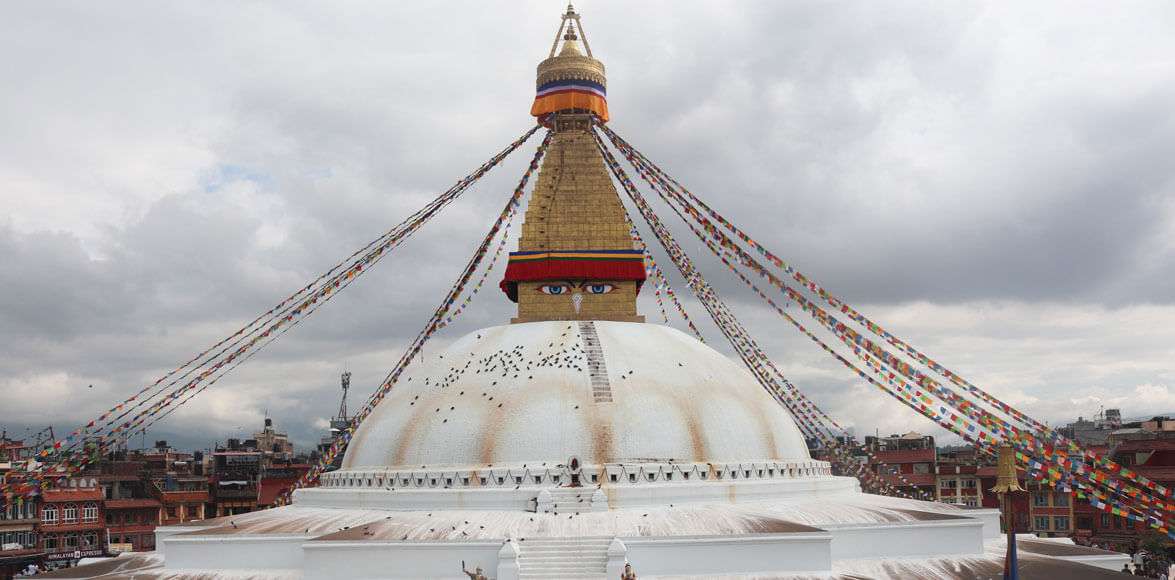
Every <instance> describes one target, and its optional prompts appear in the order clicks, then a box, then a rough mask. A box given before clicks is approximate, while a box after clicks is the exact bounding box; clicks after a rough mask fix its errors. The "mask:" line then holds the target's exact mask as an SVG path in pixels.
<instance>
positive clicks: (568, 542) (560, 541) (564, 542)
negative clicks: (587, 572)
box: [518, 538, 612, 550]
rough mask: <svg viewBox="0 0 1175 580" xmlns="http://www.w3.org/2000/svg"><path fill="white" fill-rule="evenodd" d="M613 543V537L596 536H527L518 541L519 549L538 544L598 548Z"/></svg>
mask: <svg viewBox="0 0 1175 580" xmlns="http://www.w3.org/2000/svg"><path fill="white" fill-rule="evenodd" d="M611 543H612V538H603V539H594V538H593V539H587V538H584V539H578V538H526V539H525V540H522V541H521V542H519V543H518V549H519V550H525V549H527V548H534V547H538V546H569V547H574V546H585V547H592V548H598V547H600V546H603V547H604V548H607V547H608V545H609V544H611Z"/></svg>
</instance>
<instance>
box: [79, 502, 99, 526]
mask: <svg viewBox="0 0 1175 580" xmlns="http://www.w3.org/2000/svg"><path fill="white" fill-rule="evenodd" d="M82 521H83V522H96V521H98V504H96V503H88V504H86V505H85V506H84V507H82Z"/></svg>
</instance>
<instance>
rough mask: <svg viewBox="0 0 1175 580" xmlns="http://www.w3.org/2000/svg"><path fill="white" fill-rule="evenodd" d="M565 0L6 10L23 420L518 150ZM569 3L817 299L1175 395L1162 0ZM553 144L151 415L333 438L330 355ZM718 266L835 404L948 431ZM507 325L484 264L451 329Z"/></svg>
mask: <svg viewBox="0 0 1175 580" xmlns="http://www.w3.org/2000/svg"><path fill="white" fill-rule="evenodd" d="M562 8H563V4H562V3H561V2H556V1H546V2H537V1H531V2H509V3H505V2H503V3H495V2H484V1H482V2H468V3H456V2H453V3H446V4H445V5H444V7H443V8H442V7H440V6H439V5H438V4H436V3H425V2H414V3H385V2H370V3H368V2H329V3H325V2H317V3H301V2H273V3H261V2H248V3H246V2H198V3H161V2H121V3H92V2H76V3H67V2H61V3H52V5H50V4H47V3H18V4H12V5H9V6H8V7H7V8H6V10H5V16H4V18H3V19H0V54H3V55H5V56H4V58H3V59H2V64H0V87H2V88H0V288H3V290H2V291H0V426H4V427H7V428H8V429H9V431H10V434H13V435H17V436H20V435H22V434H23V433H24V432H25V429H26V428H28V427H34V428H39V427H40V426H43V425H46V424H52V425H54V426H55V427H57V428H58V429H59V430H60V429H64V430H69V429H71V428H73V427H75V426H76V425H77V424H78V423H79V422H84V421H85V420H87V419H88V418H90V417H93V416H95V415H97V414H99V413H101V412H102V411H103V410H104V409H105V408H106V407H107V406H109V405H110V404H111V403H113V402H114V401H115V400H116V399H121V398H123V397H125V396H126V395H128V394H130V393H131V392H133V391H134V390H136V389H137V388H138V387H140V386H142V385H143V384H146V383H148V382H150V381H152V380H153V379H154V378H155V377H158V376H159V375H160V374H162V373H163V372H166V371H167V370H169V369H170V368H172V367H173V366H175V365H176V364H177V363H179V362H182V361H183V360H187V358H188V357H190V356H191V355H193V354H195V353H196V352H199V351H200V350H202V349H203V348H204V347H206V346H208V345H210V344H212V343H214V342H216V341H217V340H219V339H220V338H221V337H223V336H225V335H227V334H229V333H231V332H233V331H234V330H235V329H236V328H237V327H239V326H240V325H241V323H243V322H246V321H248V320H250V319H252V318H253V316H255V315H256V314H258V313H260V312H262V311H265V310H267V309H268V308H269V307H270V306H272V305H273V304H274V303H276V302H277V301H278V300H279V299H280V298H281V297H283V296H285V295H286V294H288V293H289V292H290V291H292V290H294V289H295V288H297V287H299V286H300V285H301V284H304V283H306V282H307V281H309V280H310V279H312V278H314V277H315V276H317V274H319V273H321V272H322V271H324V270H325V269H327V268H328V267H330V266H331V265H332V264H333V263H334V262H335V261H337V260H338V259H340V258H342V257H343V256H345V255H347V254H349V253H350V252H351V251H352V250H354V249H355V248H357V247H359V246H361V245H363V244H364V243H366V242H367V241H368V240H370V239H371V238H373V237H375V236H376V235H378V234H379V233H380V232H382V231H383V230H385V229H386V228H388V227H390V226H391V225H392V224H394V223H396V222H398V221H400V219H402V218H403V217H404V216H406V215H407V214H408V213H410V212H411V211H412V210H413V209H415V208H417V207H419V206H420V205H421V204H423V203H424V202H425V201H426V200H428V199H429V198H430V197H431V196H433V195H435V194H436V193H438V192H440V191H442V190H443V189H445V188H446V187H448V186H449V185H450V184H451V183H453V182H454V181H455V180H456V179H458V178H460V177H462V176H464V175H465V174H467V173H468V172H469V171H471V170H472V169H473V168H474V167H476V166H477V165H478V164H480V163H481V162H482V161H484V160H485V159H486V158H488V157H489V156H490V155H492V154H493V153H494V152H496V151H497V150H498V149H500V148H501V147H502V146H504V145H505V144H506V143H508V142H509V141H511V140H513V139H514V138H515V137H517V136H518V135H519V134H521V133H522V132H523V131H524V130H525V129H526V128H527V127H529V126H530V125H531V123H532V120H531V118H530V117H529V116H528V112H529V106H530V101H531V99H532V97H533V91H534V84H533V83H534V66H535V65H536V64H537V62H538V61H539V60H541V59H542V58H543V57H545V56H546V53H547V50H548V49H549V47H550V42H551V38H552V36H553V34H554V29H555V26H556V24H557V22H558V16H559V14H560V13H561V11H562ZM578 8H579V9H580V11H581V13H582V14H583V22H584V25H585V27H586V29H587V32H588V38H589V40H590V42H591V45H592V48H593V50H594V52H595V53H596V56H597V57H599V58H601V59H602V60H603V61H604V62H605V64H606V66H607V70H608V81H609V82H608V98H609V105H610V108H611V111H612V123H611V126H612V127H613V128H614V129H616V130H617V131H618V132H620V133H621V134H622V135H624V136H625V137H626V138H628V139H629V141H631V142H632V143H634V144H635V145H637V146H638V147H639V148H641V149H642V150H643V151H644V152H645V153H646V154H647V155H649V156H650V157H652V158H653V159H654V160H656V161H658V162H659V163H660V164H661V165H662V167H664V168H666V169H667V170H668V171H669V172H671V173H673V174H675V175H676V176H677V177H678V179H680V180H681V181H683V182H684V183H685V184H687V185H688V186H690V188H691V189H692V190H694V191H695V192H697V193H699V194H700V195H702V196H703V197H704V198H705V199H707V200H709V201H711V202H712V204H713V205H714V206H716V207H717V208H719V209H720V210H721V211H722V212H723V213H725V214H726V215H727V216H728V217H730V218H731V219H732V220H733V221H734V222H736V223H738V224H740V225H742V226H743V227H744V229H746V230H747V231H749V232H751V233H752V234H753V235H755V236H756V237H758V238H759V239H760V240H761V241H763V242H764V244H765V245H767V246H768V247H770V248H772V249H774V250H775V251H776V252H777V253H779V254H780V255H782V256H784V257H785V258H786V259H788V260H789V261H790V262H791V263H793V264H795V265H796V266H797V267H799V268H800V269H801V270H802V271H805V272H806V273H808V274H810V275H811V276H812V277H813V278H815V279H816V280H819V281H821V282H822V283H823V284H824V285H825V286H826V287H827V288H829V289H831V290H833V291H834V292H835V293H837V294H839V295H841V296H843V297H845V298H846V299H848V300H849V301H850V302H852V303H853V304H855V305H857V306H858V308H859V309H860V310H862V311H863V312H865V313H867V314H869V315H870V316H872V317H873V318H874V319H875V320H878V321H880V322H882V323H883V324H887V325H888V326H889V327H890V329H891V330H893V331H894V332H895V333H896V334H898V335H899V336H902V337H904V338H905V339H907V340H908V341H909V342H911V343H912V344H914V345H916V346H918V347H919V348H921V349H922V350H924V351H925V352H927V353H929V354H931V355H932V356H934V357H936V358H937V359H938V360H940V361H941V362H943V363H945V364H946V365H947V366H948V367H950V368H953V369H954V370H956V371H958V372H960V373H961V374H962V375H963V376H966V377H968V378H970V379H971V380H973V381H974V382H976V383H977V384H980V385H981V386H984V387H985V388H988V389H990V390H992V391H994V392H995V393H997V394H999V395H1000V396H1003V397H1007V399H1008V400H1010V401H1012V402H1014V403H1018V404H1020V405H1022V409H1023V410H1025V411H1027V412H1029V413H1030V414H1033V415H1035V416H1037V417H1039V418H1041V419H1045V420H1048V421H1050V422H1053V423H1058V422H1065V421H1068V420H1071V419H1073V418H1075V417H1076V416H1077V415H1086V416H1089V415H1091V414H1093V413H1095V412H1096V411H1097V409H1098V408H1099V406H1102V405H1104V406H1107V407H1119V408H1121V409H1122V410H1123V413H1124V414H1126V415H1128V416H1138V415H1144V414H1150V413H1155V412H1161V411H1175V163H1173V162H1172V158H1173V157H1172V156H1173V155H1175V35H1172V34H1171V31H1172V30H1175V7H1173V5H1172V4H1170V3H1168V2H1153V3H1145V2H1141V3H1136V2H1122V3H1114V4H1112V5H1108V4H1105V3H1093V2H1090V3H1085V4H1080V3H1078V4H1075V3H1072V2H1063V3H1055V4H1048V3H1044V2H1031V3H1023V2H1007V3H1003V4H1001V5H994V6H989V5H987V4H986V3H972V2H959V3H948V2H926V3H915V2H886V3H879V2H854V3H848V2H846V3H826V2H820V3H793V2H788V3H782V2H762V3H756V4H750V3H734V2H725V1H723V2H688V1H687V2H680V1H679V2H668V1H665V2H639V3H634V2H605V1H603V0H599V1H595V0H593V1H591V2H584V3H581V4H580V5H579V6H578ZM531 151H533V148H531V147H527V148H526V149H525V150H524V151H520V152H519V154H518V155H516V157H515V158H513V160H512V161H511V162H510V163H508V164H506V165H505V166H503V167H501V168H499V169H497V170H495V172H494V173H493V174H491V176H490V177H489V178H487V179H486V180H484V182H483V183H481V184H479V185H478V186H477V187H476V188H474V189H473V190H472V191H471V192H470V193H469V194H468V195H467V196H466V197H465V198H464V199H463V200H462V201H460V202H459V203H458V204H456V205H454V206H452V207H451V208H449V209H448V210H447V211H446V212H445V214H443V215H442V217H440V218H438V219H437V220H436V221H434V222H433V223H431V224H430V225H429V226H428V228H427V229H426V230H424V231H422V232H421V233H420V234H419V235H418V236H416V237H415V238H413V239H412V241H411V242H410V243H408V244H406V245H405V246H403V247H402V248H400V249H399V250H397V252H396V253H395V254H393V255H392V256H391V257H389V258H387V259H386V260H384V261H383V262H381V263H380V265H379V267H378V268H376V269H374V270H373V271H372V272H371V273H370V274H368V275H366V276H364V277H363V278H362V279H361V280H360V281H359V282H358V283H356V284H355V285H354V286H352V287H351V288H350V289H349V290H348V291H347V292H346V293H344V294H342V295H340V297H339V298H338V299H336V300H333V301H332V302H330V303H329V304H327V305H326V306H325V307H324V308H323V309H322V310H320V311H319V312H318V313H317V314H315V315H314V316H312V317H311V318H310V319H308V321H307V322H306V323H304V324H302V325H300V326H299V327H297V328H296V329H295V331H293V332H291V333H289V334H288V335H286V337H285V338H283V339H282V340H281V341H279V342H277V343H275V344H274V345H273V346H272V347H270V348H268V349H267V350H266V351H265V352H264V353H262V354H261V355H259V356H257V357H256V358H254V359H253V360H252V361H250V363H249V364H248V365H246V366H243V367H241V368H240V369H239V370H238V371H237V372H236V373H234V374H233V375H230V376H229V377H228V378H226V379H224V380H222V381H221V382H220V383H219V384H217V385H216V386H215V387H214V388H213V389H211V390H209V391H208V392H206V393H205V394H204V395H202V396H201V397H200V398H198V399H196V401H195V402H193V403H192V404H191V405H188V406H187V407H185V408H184V410H183V411H181V412H179V413H176V414H175V415H173V416H172V417H171V418H170V419H169V420H168V421H167V422H166V424H163V425H161V426H160V427H159V428H158V429H157V430H156V431H155V432H153V433H150V434H148V439H155V438H159V437H170V438H171V439H172V440H179V441H182V442H184V443H186V444H190V445H201V446H206V445H208V444H209V443H211V442H212V441H215V440H218V439H223V438H225V437H229V436H238V435H247V434H248V433H251V432H252V431H253V430H255V428H256V427H258V426H259V425H260V423H261V419H262V417H263V415H264V413H265V412H266V411H267V410H268V412H269V414H270V415H271V416H273V417H274V419H275V420H276V422H277V423H278V426H279V427H281V428H285V429H288V430H289V431H290V433H291V435H292V436H294V437H295V439H296V440H297V441H298V442H299V443H303V444H304V443H309V442H311V441H313V440H315V439H316V438H317V437H318V436H319V434H320V433H321V431H322V427H323V425H324V422H325V419H326V418H327V417H329V416H330V415H331V414H332V413H333V411H334V410H335V409H336V408H337V404H338V403H337V399H338V389H337V384H338V375H339V373H341V372H342V371H343V370H350V371H351V372H353V373H354V378H353V384H354V390H355V393H356V394H355V396H354V397H353V398H354V399H355V402H356V403H357V402H358V400H360V399H362V398H364V397H365V396H366V395H367V394H369V393H370V392H371V391H372V389H374V387H375V386H376V385H377V384H378V382H379V380H380V379H381V378H382V377H383V375H384V374H385V373H386V371H387V370H388V369H389V368H390V367H391V366H392V365H393V364H394V362H395V361H396V359H397V358H398V357H399V355H400V352H401V351H402V349H403V347H404V346H405V344H406V343H407V341H408V340H410V339H411V337H412V336H414V335H415V334H416V332H417V331H418V329H419V327H420V326H421V325H422V324H423V323H424V322H425V316H426V312H431V310H432V308H433V307H434V306H435V304H436V303H437V302H438V301H439V299H440V296H441V295H442V293H443V292H445V291H446V290H447V289H448V287H449V285H450V284H451V283H452V281H453V280H454V279H455V277H456V275H457V274H458V272H459V270H460V268H461V266H462V264H463V263H464V260H465V259H466V258H467V256H468V254H469V253H470V252H471V250H472V248H473V245H474V244H475V243H476V242H477V240H478V239H479V238H480V236H481V235H482V232H484V231H485V229H486V228H487V227H488V225H489V223H490V220H491V219H492V214H494V213H496V211H497V210H496V208H498V207H500V206H501V204H502V202H503V200H504V199H505V196H506V195H508V193H509V190H510V189H511V188H512V187H513V185H512V184H513V183H514V182H515V181H516V180H517V177H518V175H519V174H520V172H521V170H522V167H523V165H524V163H525V159H524V158H529V156H530V153H531ZM687 246H689V247H692V249H694V250H697V249H698V247H697V246H696V245H695V244H687ZM704 263H705V264H707V266H713V264H712V263H709V262H704ZM707 274H709V276H710V277H711V278H712V279H714V280H715V282H716V285H717V286H718V287H719V288H720V289H722V290H723V291H724V293H725V295H726V296H727V297H728V298H729V299H730V301H731V302H734V303H736V307H737V309H738V311H739V312H740V314H743V315H744V317H745V318H746V319H747V320H748V321H753V324H751V327H752V329H753V330H754V331H755V332H756V334H757V335H758V336H759V337H760V338H761V339H762V340H763V342H764V343H765V344H767V345H768V346H769V348H770V349H771V351H772V353H773V354H774V355H775V356H776V357H777V359H778V360H779V361H780V362H781V364H782V365H783V367H784V369H785V371H786V372H788V373H789V374H790V375H791V377H792V378H793V379H794V381H795V382H796V383H797V385H799V386H800V387H801V388H803V389H804V390H805V391H807V392H808V393H810V394H811V395H812V396H813V397H814V398H815V399H816V400H817V401H818V402H819V403H820V404H822V405H823V406H824V407H825V408H826V409H827V410H828V411H829V412H830V413H831V414H832V415H833V416H835V417H837V418H839V419H843V421H844V423H846V424H850V425H853V426H854V428H856V429H857V430H858V432H868V433H872V432H873V431H874V430H875V429H877V430H880V431H882V432H899V431H900V432H904V431H907V430H912V429H914V430H920V431H923V432H931V433H936V434H939V433H940V432H939V431H936V430H934V429H933V425H932V424H931V423H930V422H928V421H926V420H925V419H922V418H920V417H918V416H916V415H914V414H912V413H911V412H909V411H907V410H905V408H904V407H901V406H900V405H898V404H896V403H894V402H892V401H890V400H887V399H885V398H884V395H882V394H881V393H879V392H877V391H876V390H875V389H874V388H873V387H870V386H868V385H866V384H863V383H861V382H860V381H854V380H853V377H852V375H850V374H849V373H848V372H847V371H846V370H845V369H844V368H843V367H840V365H839V364H838V363H836V362H835V361H834V360H832V359H830V358H828V357H827V355H825V354H823V353H822V352H820V351H819V350H818V349H816V348H815V347H814V346H813V345H811V344H810V343H809V342H807V341H806V339H803V338H801V337H798V336H796V335H795V333H794V331H792V330H791V329H790V327H787V326H785V323H784V322H783V321H782V320H779V319H778V318H773V317H772V316H771V315H770V314H769V313H766V312H763V311H761V310H756V307H755V306H754V305H753V302H752V300H751V299H752V296H750V295H749V294H747V293H746V292H742V291H741V290H740V289H739V287H738V286H737V284H735V283H731V282H729V281H721V282H720V280H722V279H723V278H725V275H724V273H723V271H722V270H720V269H716V268H712V267H711V268H709V269H708V270H707ZM498 276H500V274H497V273H495V274H493V275H492V278H493V279H495V280H496V279H497V277H498ZM679 291H683V292H684V288H683V287H680V286H679ZM642 306H643V311H644V313H645V314H646V315H647V316H648V317H649V319H650V320H651V321H656V322H659V321H660V319H659V315H658V314H657V312H656V306H655V305H653V304H651V303H650V302H648V301H647V300H646V301H644V302H643V303H642ZM694 312H695V316H698V317H701V316H703V312H702V311H701V310H700V309H696V308H695V309H694ZM510 313H511V308H510V304H509V303H508V302H507V301H506V300H505V298H504V297H503V296H502V295H501V293H499V292H498V291H497V290H496V289H495V288H488V287H487V290H486V291H485V292H483V293H482V294H480V295H479V296H478V298H477V301H476V302H475V303H474V306H473V307H471V309H470V311H469V312H468V313H467V314H466V315H465V317H464V319H463V321H462V322H461V323H460V324H459V325H457V326H455V327H453V328H450V329H448V330H447V331H446V332H445V333H443V334H442V335H441V336H440V337H438V340H440V341H447V340H452V339H453V338H456V337H457V336H459V335H460V334H462V333H463V332H464V331H468V330H470V329H473V328H477V327H482V326H489V325H494V324H501V323H504V322H505V321H506V320H507V319H508V317H509V316H510ZM710 338H711V340H710V342H711V343H713V344H717V343H718V342H719V341H720V337H719V336H717V335H716V334H712V335H711V337H710ZM89 385H92V387H90V386H89Z"/></svg>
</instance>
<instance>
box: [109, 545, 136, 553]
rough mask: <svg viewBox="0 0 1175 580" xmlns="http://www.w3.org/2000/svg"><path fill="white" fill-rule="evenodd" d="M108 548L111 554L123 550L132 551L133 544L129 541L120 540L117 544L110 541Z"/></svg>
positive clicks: (133, 548)
mask: <svg viewBox="0 0 1175 580" xmlns="http://www.w3.org/2000/svg"><path fill="white" fill-rule="evenodd" d="M109 549H110V553H111V554H121V553H123V552H134V551H135V545H134V544H132V543H130V542H122V543H118V544H116V543H113V542H111V544H110V548H109Z"/></svg>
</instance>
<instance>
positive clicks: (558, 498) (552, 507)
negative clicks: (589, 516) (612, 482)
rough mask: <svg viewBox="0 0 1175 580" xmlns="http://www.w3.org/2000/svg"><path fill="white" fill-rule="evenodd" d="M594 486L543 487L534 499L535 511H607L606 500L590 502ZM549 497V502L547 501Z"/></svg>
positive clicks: (584, 512) (561, 512)
mask: <svg viewBox="0 0 1175 580" xmlns="http://www.w3.org/2000/svg"><path fill="white" fill-rule="evenodd" d="M596 491H597V490H596V488H594V487H555V488H547V489H544V490H543V491H542V492H541V493H540V495H539V497H538V498H536V500H535V507H536V511H538V512H539V513H553V514H567V515H572V514H586V513H590V512H593V511H608V504H607V503H606V500H603V501H601V502H600V503H599V504H596V505H593V504H592V496H594V495H595V494H596ZM548 498H549V500H550V501H549V503H548V501H547V500H548Z"/></svg>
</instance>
